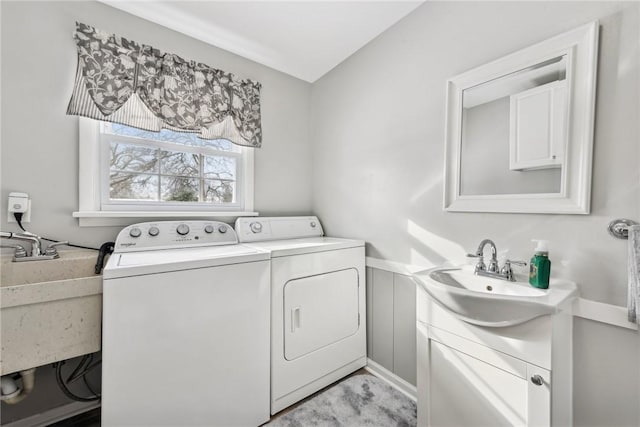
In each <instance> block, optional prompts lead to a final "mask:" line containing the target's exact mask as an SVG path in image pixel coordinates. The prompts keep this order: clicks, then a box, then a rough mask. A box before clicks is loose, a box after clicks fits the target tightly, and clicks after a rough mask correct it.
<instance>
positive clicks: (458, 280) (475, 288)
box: [413, 266, 578, 327]
mask: <svg viewBox="0 0 640 427" xmlns="http://www.w3.org/2000/svg"><path fill="white" fill-rule="evenodd" d="M413 278H414V280H415V281H416V283H417V284H418V285H419V286H421V287H422V288H423V289H424V290H425V291H426V292H427V293H428V294H429V296H431V298H432V299H433V300H434V301H435V302H436V303H438V304H439V305H441V306H442V307H444V308H445V309H447V310H448V311H449V312H451V313H453V314H454V315H455V316H457V317H458V318H460V319H462V320H464V321H465V322H468V323H472V324H474V325H479V326H488V327H505V326H514V325H519V324H521V323H524V322H528V321H529V320H531V319H535V318H536V317H540V316H545V315H548V314H554V313H557V312H558V311H559V310H560V309H561V307H563V306H564V304H565V303H567V302H568V301H570V300H571V299H573V298H575V297H576V296H577V294H578V291H577V286H576V284H575V283H573V282H570V281H568V280H552V281H551V283H550V285H549V289H537V288H533V287H531V286H530V285H529V283H528V282H525V281H516V282H510V281H507V280H500V279H494V278H490V277H483V276H477V275H475V274H474V272H473V267H471V266H461V267H438V268H432V269H429V270H425V271H420V272H418V273H415V274H414V275H413Z"/></svg>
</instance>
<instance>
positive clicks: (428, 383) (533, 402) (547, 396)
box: [417, 288, 572, 427]
mask: <svg viewBox="0 0 640 427" xmlns="http://www.w3.org/2000/svg"><path fill="white" fill-rule="evenodd" d="M417 295H418V298H417V334H418V335H417V345H418V347H417V352H418V354H417V359H418V368H417V374H418V425H419V426H457V427H462V426H479V425H485V426H489V425H490V426H551V425H557V426H566V425H572V398H571V384H572V375H571V357H572V354H571V349H572V345H571V330H572V319H571V316H570V315H569V314H568V313H566V312H562V311H561V312H560V313H557V314H554V315H550V316H549V315H547V316H542V317H538V318H535V319H533V320H530V321H528V322H525V323H522V324H520V325H515V326H509V327H495V328H494V327H483V326H476V325H472V324H469V323H466V322H464V321H462V320H460V319H458V318H456V317H455V316H454V315H453V314H452V313H451V312H449V311H448V310H446V309H444V308H442V307H441V306H439V305H438V304H437V303H435V302H434V301H433V300H432V299H430V297H429V296H428V294H427V293H426V292H425V291H424V290H423V289H420V288H418V294H417Z"/></svg>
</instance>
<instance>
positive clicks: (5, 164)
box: [0, 1, 311, 424]
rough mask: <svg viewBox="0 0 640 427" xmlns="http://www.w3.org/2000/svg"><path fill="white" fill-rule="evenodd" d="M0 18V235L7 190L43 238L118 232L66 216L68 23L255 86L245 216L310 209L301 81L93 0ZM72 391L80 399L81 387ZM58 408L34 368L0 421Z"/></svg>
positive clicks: (54, 392)
mask: <svg viewBox="0 0 640 427" xmlns="http://www.w3.org/2000/svg"><path fill="white" fill-rule="evenodd" d="M0 13H1V15H2V16H1V19H2V21H1V22H2V25H1V27H2V28H1V31H2V33H1V34H2V48H1V51H2V70H1V71H2V94H1V97H2V131H1V143H2V144H1V152H0V154H1V156H0V157H1V191H0V218H1V221H0V228H1V229H2V230H3V231H5V230H6V231H19V229H18V227H17V225H16V224H15V223H13V224H8V223H7V214H6V212H7V195H8V193H9V192H11V191H23V192H27V193H29V194H30V196H31V198H32V206H33V213H32V216H31V223H30V224H26V225H27V228H28V229H29V230H30V231H33V232H35V233H38V234H41V235H43V236H47V237H52V238H55V239H60V240H69V241H71V242H74V243H77V244H83V245H92V246H98V245H100V244H101V243H102V242H105V241H110V240H114V239H115V237H116V235H117V233H118V231H119V230H120V229H121V228H122V226H118V227H88V228H87V227H83V228H80V227H79V226H78V220H77V219H74V218H72V217H71V213H72V212H73V211H77V210H78V118H77V117H73V116H67V115H65V112H66V109H67V103H68V102H69V98H70V96H71V89H72V85H73V79H74V76H75V70H76V50H75V44H74V42H73V39H72V34H73V31H74V29H75V22H76V21H80V22H84V23H87V24H89V25H93V26H95V27H97V28H99V29H101V30H105V31H108V32H112V33H116V34H119V35H122V36H124V37H127V38H129V39H132V40H135V41H137V42H140V43H145V44H150V45H152V46H155V47H158V48H160V49H161V50H163V51H167V52H173V53H177V54H179V55H181V56H183V57H185V58H190V59H194V60H197V61H200V62H204V63H206V64H209V65H211V66H213V67H216V68H220V69H223V70H225V71H229V72H233V73H235V74H237V75H238V76H240V77H242V78H251V79H255V80H257V81H259V82H261V83H262V105H261V106H262V114H263V115H262V125H263V135H264V139H263V147H262V148H261V149H258V150H256V152H255V210H257V211H259V212H260V213H261V214H266V215H269V214H273V215H277V214H286V215H291V214H309V213H310V210H311V175H310V173H309V170H310V169H311V148H310V144H309V100H310V90H311V85H310V84H309V83H306V82H303V81H301V80H298V79H296V78H293V77H290V76H288V75H285V74H283V73H280V72H278V71H275V70H272V69H270V68H267V67H265V66H262V65H259V64H257V63H255V62H252V61H249V60H247V59H244V58H241V57H239V56H236V55H234V54H232V53H229V52H226V51H224V50H221V49H218V48H215V47H213V46H210V45H207V44H204V43H202V42H199V41H197V40H194V39H191V38H189V37H187V36H185V35H182V34H179V33H176V32H174V31H171V30H168V29H166V28H164V27H160V26H158V25H155V24H153V23H151V22H148V21H145V20H142V19H140V18H137V17H134V16H132V15H129V14H127V13H124V12H122V11H119V10H117V9H113V8H111V7H109V6H106V5H104V4H101V3H97V2H88V1H79V2H8V1H2V2H1V3H0ZM133 222H137V221H136V220H132V221H131V223H133ZM96 372H97V371H96ZM94 385H95V384H94ZM77 393H79V394H83V393H85V390H83V389H82V386H80V387H79V388H78V389H77ZM68 402H70V401H69V399H67V398H66V397H65V396H64V395H62V393H61V392H60V391H59V390H58V387H57V385H56V384H55V380H54V376H53V370H52V369H51V368H50V366H44V367H42V368H40V369H38V375H37V380H36V389H35V391H34V393H33V395H32V396H30V397H29V398H28V399H26V400H25V401H23V402H21V403H20V404H19V405H14V406H8V405H5V404H4V403H3V404H2V410H1V412H2V423H3V424H4V423H6V422H9V421H13V420H16V419H21V418H24V417H25V416H28V415H34V414H36V413H39V412H41V411H43V410H46V409H49V408H52V407H56V406H60V405H61V404H64V403H68Z"/></svg>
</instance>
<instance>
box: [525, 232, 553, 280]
mask: <svg viewBox="0 0 640 427" xmlns="http://www.w3.org/2000/svg"><path fill="white" fill-rule="evenodd" d="M532 242H538V246H536V248H535V254H534V255H533V258H531V264H529V266H530V267H529V283H530V284H531V286H533V287H535V288H540V289H547V288H548V287H549V275H550V274H551V261H549V242H548V241H547V240H535V239H534V240H532Z"/></svg>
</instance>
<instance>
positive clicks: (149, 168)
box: [74, 118, 255, 225]
mask: <svg viewBox="0 0 640 427" xmlns="http://www.w3.org/2000/svg"><path fill="white" fill-rule="evenodd" d="M252 190H253V150H252V149H251V148H246V147H241V146H238V145H235V144H233V143H231V142H229V141H227V140H224V139H219V140H203V139H200V138H198V136H197V135H195V134H190V133H184V132H174V131H170V130H162V131H161V132H150V131H145V130H140V129H137V128H133V127H129V126H125V125H120V124H115V123H106V122H99V121H96V120H91V119H85V118H81V120H80V211H79V212H76V213H74V216H76V217H80V218H81V225H107V224H95V221H94V224H88V223H85V224H82V218H87V217H101V218H105V217H127V216H128V217H137V218H141V217H142V218H144V217H149V218H152V217H158V216H161V217H169V216H171V215H172V214H171V213H173V216H180V217H185V216H186V217H189V216H192V217H203V216H208V217H211V216H239V215H253V214H255V213H253V212H250V211H251V209H252V207H253V191H252ZM144 212H147V213H148V215H145V214H144ZM163 212H164V214H163ZM127 213H128V214H129V215H127ZM178 213H179V215H178ZM103 222H104V221H103ZM111 223H113V222H111ZM113 224H115V223H113ZM119 224H123V222H122V221H120V222H119Z"/></svg>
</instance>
